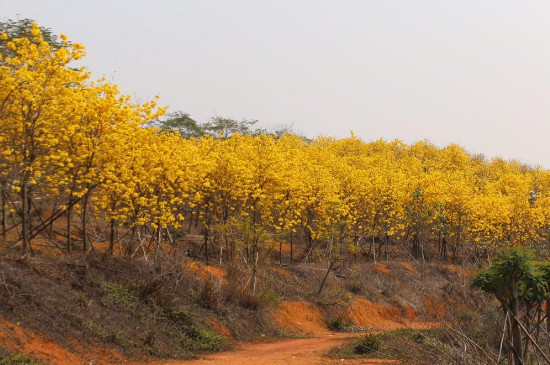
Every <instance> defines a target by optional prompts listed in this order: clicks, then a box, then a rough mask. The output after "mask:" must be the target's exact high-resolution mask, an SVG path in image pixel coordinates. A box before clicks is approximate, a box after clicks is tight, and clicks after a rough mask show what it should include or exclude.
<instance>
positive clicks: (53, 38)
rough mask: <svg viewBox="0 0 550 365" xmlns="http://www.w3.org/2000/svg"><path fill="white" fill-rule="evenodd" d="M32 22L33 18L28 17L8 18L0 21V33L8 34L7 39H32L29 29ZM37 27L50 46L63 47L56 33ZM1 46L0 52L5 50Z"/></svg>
mask: <svg viewBox="0 0 550 365" xmlns="http://www.w3.org/2000/svg"><path fill="white" fill-rule="evenodd" d="M34 22H35V21H34V20H33V19H28V18H25V19H18V20H12V19H8V20H6V21H4V22H0V33H5V34H6V35H7V36H8V39H14V38H29V39H32V36H31V33H30V31H31V28H32V24H33V23H34ZM39 29H40V31H42V37H43V38H44V40H45V41H46V42H48V43H49V44H50V45H51V46H53V48H54V49H59V48H61V47H63V44H62V42H61V41H60V40H59V38H58V37H57V35H55V34H54V33H53V32H52V30H51V29H50V28H45V27H39ZM1 47H2V46H1V45H0V53H2V51H4V50H5V49H3V48H1Z"/></svg>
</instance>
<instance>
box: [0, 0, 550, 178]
mask: <svg viewBox="0 0 550 365" xmlns="http://www.w3.org/2000/svg"><path fill="white" fill-rule="evenodd" d="M17 17H19V18H33V19H35V20H37V21H38V22H39V24H40V25H42V26H46V27H50V28H52V29H53V31H54V32H55V33H58V34H59V33H64V34H67V35H68V36H69V38H70V39H71V40H72V41H75V42H80V43H83V44H84V45H85V46H86V49H87V54H88V55H87V57H86V59H85V61H84V63H85V64H86V65H87V66H88V67H89V68H90V69H91V71H92V73H93V75H94V76H95V77H101V76H105V77H107V78H108V79H109V80H111V81H114V82H115V83H117V84H118V85H119V86H120V89H121V90H122V91H123V92H124V93H127V94H132V95H134V96H135V97H136V98H138V100H141V101H145V100H147V99H149V98H151V97H153V96H154V95H156V94H159V95H160V96H161V102H162V104H164V105H168V106H170V110H171V111H175V110H182V111H184V112H187V113H189V114H191V116H192V117H193V118H195V119H196V120H198V121H200V122H203V121H206V120H207V119H208V118H209V117H212V116H223V117H231V118H235V119H242V118H247V119H258V120H260V122H261V123H262V124H263V125H265V126H268V127H269V126H274V125H278V124H284V125H287V124H291V123H292V124H293V126H294V129H295V130H296V131H298V132H300V133H304V134H306V135H308V136H310V137H315V136H317V135H330V136H335V137H345V136H349V133H350V131H353V132H354V133H355V134H356V135H357V136H359V137H361V138H362V139H364V140H365V141H370V140H375V139H378V138H384V139H386V140H392V139H395V138H399V139H402V140H404V141H405V142H407V143H412V142H415V141H418V140H423V139H427V140H429V141H430V142H432V143H434V144H435V145H437V146H445V145H447V144H449V143H452V142H456V143H459V144H461V145H462V146H464V147H465V148H466V149H468V150H469V151H470V152H472V153H483V154H485V155H487V156H490V157H492V156H501V157H504V158H507V159H508V158H515V159H518V160H520V161H522V162H526V163H529V164H532V165H537V164H539V165H542V166H544V167H546V168H550V143H549V141H550V21H549V19H550V1H542V0H541V1H503V0H498V1H497V0H495V1H481V0H460V1H448V0H434V1H423V0H415V1H411V0H403V1H390V0H379V1H367V0H357V1H351V0H349V1H346V0H339V1H337V0H332V1H328V0H311V1H306V0H272V1H267V0H265V1H262V0H232V1H229V0H227V1H221V0H219V1H213V0H212V1H209V0H195V1H190V0H179V1H176V0H174V1H167V0H166V1H162V0H157V1H151V0H148V1H142V0H131V1H130V0H109V1H105V0H94V1H76V0H72V1H69V0H67V1H61V0H48V1H44V0H34V1H31V0H17V1H14V0H0V20H6V19H8V18H12V19H17Z"/></svg>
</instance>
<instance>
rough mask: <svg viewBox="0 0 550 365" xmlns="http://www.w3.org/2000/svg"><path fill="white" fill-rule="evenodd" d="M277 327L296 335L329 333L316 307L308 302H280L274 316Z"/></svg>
mask: <svg viewBox="0 0 550 365" xmlns="http://www.w3.org/2000/svg"><path fill="white" fill-rule="evenodd" d="M273 317H274V319H275V320H276V321H277V323H278V324H279V326H281V327H282V328H285V329H287V330H289V331H290V332H293V333H296V334H306V333H307V334H312V335H323V334H325V335H326V334H328V333H330V330H329V329H328V328H327V326H326V324H325V320H324V319H323V315H322V314H321V311H320V310H319V308H317V306H316V305H315V304H313V303H308V302H282V303H281V305H280V306H279V309H278V310H277V312H276V313H275V314H274V316H273Z"/></svg>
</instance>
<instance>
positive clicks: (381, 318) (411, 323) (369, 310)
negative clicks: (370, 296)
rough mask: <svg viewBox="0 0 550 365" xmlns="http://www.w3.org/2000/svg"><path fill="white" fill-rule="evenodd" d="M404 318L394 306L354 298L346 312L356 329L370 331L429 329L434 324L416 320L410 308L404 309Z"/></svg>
mask: <svg viewBox="0 0 550 365" xmlns="http://www.w3.org/2000/svg"><path fill="white" fill-rule="evenodd" d="M403 312H404V316H403V314H402V313H401V311H400V310H399V309H398V308H397V307H394V306H391V305H387V304H375V303H372V302H371V301H369V300H367V299H363V298H358V297H356V298H354V299H353V301H352V303H351V305H350V306H349V308H348V310H347V316H348V318H349V319H350V320H351V321H352V322H353V324H355V325H356V326H358V327H361V328H363V329H370V330H382V331H388V330H394V329H398V328H405V327H410V328H417V329H421V328H430V327H434V325H435V323H432V322H424V321H420V320H418V319H416V314H415V313H414V311H413V310H412V308H405V309H404V311H403Z"/></svg>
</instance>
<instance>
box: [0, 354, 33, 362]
mask: <svg viewBox="0 0 550 365" xmlns="http://www.w3.org/2000/svg"><path fill="white" fill-rule="evenodd" d="M0 365H39V363H38V362H36V361H34V360H33V359H31V358H30V357H27V356H24V355H21V354H16V355H11V356H6V357H4V358H2V359H0Z"/></svg>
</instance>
